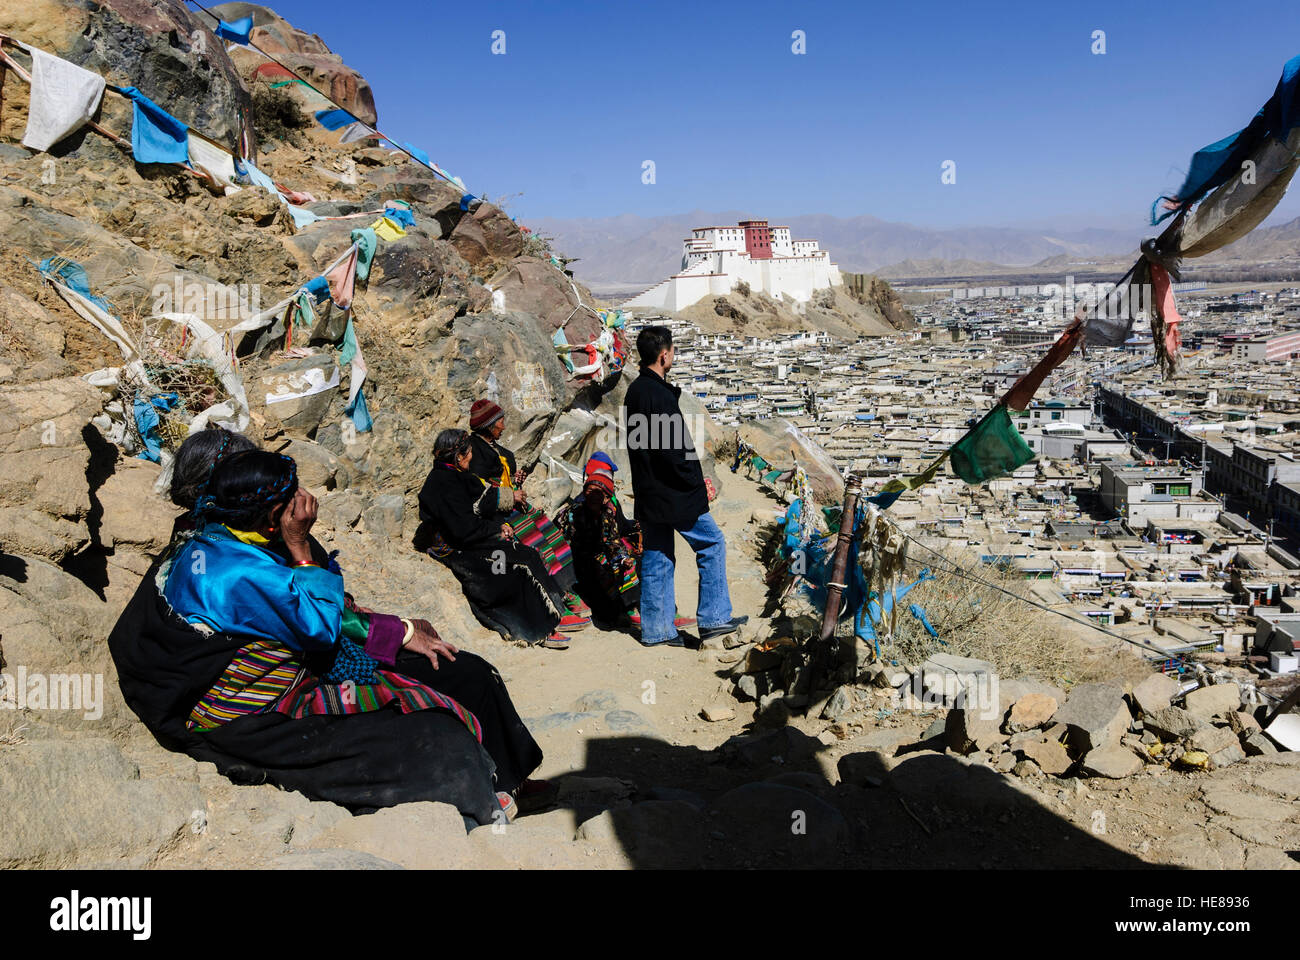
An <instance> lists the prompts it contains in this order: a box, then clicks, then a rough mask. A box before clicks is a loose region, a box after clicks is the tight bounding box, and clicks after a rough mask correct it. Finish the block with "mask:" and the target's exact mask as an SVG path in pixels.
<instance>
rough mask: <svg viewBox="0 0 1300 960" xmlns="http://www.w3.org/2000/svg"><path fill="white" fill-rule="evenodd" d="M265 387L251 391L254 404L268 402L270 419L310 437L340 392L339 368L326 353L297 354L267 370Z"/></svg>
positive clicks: (263, 379) (293, 432) (294, 433)
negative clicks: (304, 355)
mask: <svg viewBox="0 0 1300 960" xmlns="http://www.w3.org/2000/svg"><path fill="white" fill-rule="evenodd" d="M259 383H260V387H261V389H257V390H256V391H255V392H252V391H250V393H251V395H250V396H249V402H250V405H255V406H256V405H264V406H265V410H266V417H267V420H268V421H276V420H278V421H279V423H280V424H282V425H283V427H284V430H285V432H286V433H288V434H289V435H290V436H292V437H295V438H297V439H303V440H309V439H311V437H312V434H314V433H315V432H316V428H317V427H319V426H320V424H321V421H322V420H324V419H325V415H326V413H328V411H329V409H330V405H331V404H333V402H334V399H335V397H336V396H337V395H338V392H339V368H338V365H337V364H336V363H335V362H334V358H333V357H331V356H330V355H329V354H326V353H317V354H312V355H311V356H308V357H295V358H294V359H292V360H286V361H284V362H283V363H278V364H276V365H274V366H272V367H270V368H269V369H268V370H266V371H265V372H264V373H263V374H262V375H261V377H260V378H259Z"/></svg>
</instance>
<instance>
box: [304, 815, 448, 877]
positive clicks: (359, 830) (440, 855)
mask: <svg viewBox="0 0 1300 960" xmlns="http://www.w3.org/2000/svg"><path fill="white" fill-rule="evenodd" d="M336 848H338V849H344V850H349V851H356V852H359V853H363V854H368V855H370V856H372V857H377V858H379V859H381V860H385V861H388V862H390V863H395V864H398V865H399V866H402V867H406V868H407V869H422V870H430V869H433V870H437V869H454V868H456V867H465V866H469V865H470V863H469V857H470V852H471V851H470V844H469V840H468V838H467V836H466V831H465V821H464V820H463V819H462V817H461V815H460V812H459V811H458V810H457V809H456V808H455V807H454V806H452V805H451V804H449V803H434V802H423V803H403V804H400V805H398V806H396V807H385V808H383V809H381V810H379V811H377V812H375V813H373V814H368V815H367V816H364V817H349V818H348V819H346V820H343V821H341V822H339V823H338V824H336V825H335V826H333V827H331V828H330V829H328V830H325V831H324V832H322V833H320V834H318V835H317V836H316V837H315V838H313V839H312V841H311V842H310V844H309V845H308V849H311V850H329V849H336Z"/></svg>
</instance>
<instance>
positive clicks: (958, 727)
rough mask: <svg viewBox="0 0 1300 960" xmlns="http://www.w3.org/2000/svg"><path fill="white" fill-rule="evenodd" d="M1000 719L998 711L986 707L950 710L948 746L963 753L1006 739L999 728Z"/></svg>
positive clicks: (947, 731) (987, 746)
mask: <svg viewBox="0 0 1300 960" xmlns="http://www.w3.org/2000/svg"><path fill="white" fill-rule="evenodd" d="M963 702H964V701H963ZM998 719H999V717H998V714H997V712H996V711H994V710H989V709H987V708H984V707H979V706H974V707H971V708H969V709H968V708H966V707H964V706H961V707H955V708H954V709H952V710H950V711H949V712H948V723H947V726H946V728H945V739H946V741H947V744H948V746H949V747H951V748H952V749H953V750H955V751H956V752H957V753H961V754H968V753H974V752H976V751H979V750H987V749H989V748H990V747H991V746H993V745H994V744H995V743H1000V742H1001V741H1003V740H1005V739H1006V737H1005V736H1004V735H1003V733H1002V732H1001V731H1000V730H999V729H998Z"/></svg>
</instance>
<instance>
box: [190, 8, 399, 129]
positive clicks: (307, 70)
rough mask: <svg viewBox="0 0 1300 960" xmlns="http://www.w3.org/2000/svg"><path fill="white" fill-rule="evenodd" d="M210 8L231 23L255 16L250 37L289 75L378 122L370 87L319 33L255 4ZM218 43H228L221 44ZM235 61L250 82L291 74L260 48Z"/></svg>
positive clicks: (242, 51) (242, 50) (239, 49)
mask: <svg viewBox="0 0 1300 960" xmlns="http://www.w3.org/2000/svg"><path fill="white" fill-rule="evenodd" d="M210 9H211V10H212V12H213V13H215V14H216V15H217V16H218V17H220V18H221V19H222V20H225V21H226V22H227V23H233V22H234V21H236V20H239V19H242V18H243V17H246V16H252V18H253V30H252V33H251V34H250V37H249V39H250V40H251V41H252V42H253V43H254V44H256V45H257V46H258V48H259V49H262V50H265V51H266V52H267V53H269V54H270V55H271V56H273V57H275V59H276V60H279V61H280V62H281V63H283V64H284V65H285V66H286V67H288V68H289V70H290V71H292V73H291V74H288V75H292V76H298V77H301V78H302V79H304V80H306V81H307V82H308V83H310V84H311V85H312V86H314V87H315V88H316V89H317V90H320V91H321V92H322V93H324V94H326V95H327V96H328V97H329V98H330V100H332V101H334V103H337V104H338V105H339V106H341V107H342V108H343V109H345V110H347V111H348V112H349V113H351V114H352V115H353V116H354V117H356V118H357V119H358V120H360V121H362V122H363V123H368V124H370V125H372V126H373V125H374V124H375V122H376V120H377V119H378V118H377V115H376V113H375V96H374V92H373V91H372V90H371V89H370V84H369V83H368V82H367V81H366V79H365V78H364V77H363V76H361V74H359V73H357V71H355V70H353V69H352V68H351V67H349V66H347V65H345V64H344V63H343V58H342V57H340V56H338V55H337V54H335V53H334V52H333V51H331V50H330V48H329V47H327V46H326V45H325V42H324V41H323V40H321V38H320V37H318V36H317V35H316V34H314V33H307V32H306V31H303V30H299V29H298V28H297V27H295V26H293V25H292V24H291V23H289V22H288V21H287V20H285V19H284V18H283V17H281V16H279V15H278V14H277V13H276V12H275V11H274V10H271V9H270V8H268V7H263V6H260V5H258V4H255V3H222V4H218V5H217V6H215V7H211V8H210ZM205 19H206V18H205ZM216 42H217V43H218V44H222V41H220V40H218V41H216ZM222 45H223V46H224V44H222ZM234 59H235V63H236V64H237V65H238V67H239V71H240V73H241V74H242V76H243V77H244V79H245V80H247V81H250V82H251V81H252V80H253V78H255V77H256V78H259V79H266V80H272V81H274V80H280V79H283V78H284V77H285V76H286V74H285V72H284V71H283V70H282V69H280V68H278V67H276V65H275V64H273V63H271V62H270V61H269V60H267V59H266V58H265V57H263V56H261V55H259V54H258V53H257V52H256V51H254V50H249V49H246V48H243V47H237V48H236V49H235V52H234ZM313 106H318V107H324V108H326V109H328V104H319V105H318V104H315V103H313Z"/></svg>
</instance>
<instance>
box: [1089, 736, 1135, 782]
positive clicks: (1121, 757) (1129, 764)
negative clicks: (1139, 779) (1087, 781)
mask: <svg viewBox="0 0 1300 960" xmlns="http://www.w3.org/2000/svg"><path fill="white" fill-rule="evenodd" d="M1082 767H1083V770H1084V772H1085V773H1087V774H1088V775H1090V776H1093V777H1106V778H1108V779H1110V780H1122V779H1124V778H1125V777H1131V776H1133V774H1135V773H1137V772H1138V771H1139V770H1141V769H1142V761H1141V760H1140V759H1139V758H1138V756H1137V754H1135V753H1134V752H1133V751H1132V750H1126V749H1125V748H1124V747H1121V746H1118V745H1116V744H1113V743H1106V744H1103V745H1101V746H1099V747H1097V748H1095V749H1093V750H1089V751H1088V753H1087V754H1086V755H1085V756H1084V758H1083V762H1082Z"/></svg>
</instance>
